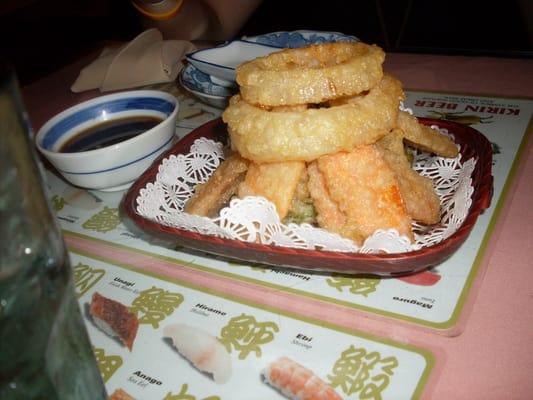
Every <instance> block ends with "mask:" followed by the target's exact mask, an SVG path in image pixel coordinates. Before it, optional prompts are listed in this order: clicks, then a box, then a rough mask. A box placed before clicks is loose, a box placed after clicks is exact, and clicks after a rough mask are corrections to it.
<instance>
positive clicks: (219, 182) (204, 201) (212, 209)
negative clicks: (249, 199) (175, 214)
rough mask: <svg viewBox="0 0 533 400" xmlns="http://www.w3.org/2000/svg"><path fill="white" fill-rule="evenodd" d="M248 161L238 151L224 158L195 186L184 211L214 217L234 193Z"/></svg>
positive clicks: (242, 177)
mask: <svg viewBox="0 0 533 400" xmlns="http://www.w3.org/2000/svg"><path fill="white" fill-rule="evenodd" d="M248 164H249V161H248V160H246V159H244V158H242V157H241V156H240V155H239V154H238V153H233V154H231V155H230V156H228V158H226V159H225V160H224V161H223V162H222V163H221V164H220V166H219V167H218V168H217V169H216V171H215V172H214V173H213V175H212V176H211V178H209V180H208V181H207V182H206V183H204V184H199V185H197V186H196V190H195V192H194V195H193V196H192V197H191V198H190V199H189V200H188V201H187V203H186V204H185V208H184V211H185V212H188V213H189V214H196V215H201V216H207V217H215V216H217V214H218V212H219V211H220V209H221V208H222V207H224V205H225V204H226V203H228V202H229V200H230V199H231V197H232V196H233V195H235V193H236V191H237V188H238V186H239V184H240V183H241V182H242V180H243V179H244V176H245V172H246V170H247V169H248Z"/></svg>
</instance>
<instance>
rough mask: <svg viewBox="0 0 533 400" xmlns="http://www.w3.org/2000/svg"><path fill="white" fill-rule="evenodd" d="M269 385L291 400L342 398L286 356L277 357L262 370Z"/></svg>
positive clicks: (339, 399)
mask: <svg viewBox="0 0 533 400" xmlns="http://www.w3.org/2000/svg"><path fill="white" fill-rule="evenodd" d="M262 374H263V376H264V377H265V380H266V382H267V383H268V384H270V385H271V386H273V387H275V388H277V389H279V390H280V392H281V393H283V394H284V395H285V396H286V397H287V398H289V399H291V400H342V397H340V396H339V395H338V394H337V392H335V390H334V389H333V388H332V387H331V386H329V385H328V384H327V383H326V382H324V381H323V380H322V379H320V378H319V377H318V376H316V375H315V374H314V373H313V371H311V370H309V369H307V368H305V367H304V366H302V365H300V364H298V363H297V362H295V361H293V360H291V359H290V358H288V357H281V358H278V359H277V360H276V361H274V362H272V363H271V364H269V365H268V366H267V367H266V368H265V369H264V370H263V372H262Z"/></svg>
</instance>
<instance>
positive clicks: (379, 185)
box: [317, 145, 414, 242]
mask: <svg viewBox="0 0 533 400" xmlns="http://www.w3.org/2000/svg"><path fill="white" fill-rule="evenodd" d="M317 165H318V170H319V171H320V173H321V174H322V175H323V177H324V181H325V184H326V185H325V186H326V188H327V190H328V193H329V195H330V197H331V199H332V200H333V201H334V202H335V203H336V204H337V205H338V207H339V209H340V211H341V212H343V213H344V214H345V215H346V224H345V228H344V229H343V231H344V236H347V233H349V232H350V231H353V232H352V233H351V236H349V237H350V238H352V239H353V240H355V241H359V242H360V238H361V237H362V238H367V237H368V236H370V235H371V234H372V233H374V232H375V231H376V230H377V229H391V228H392V229H396V230H397V231H398V232H399V233H400V235H404V236H406V237H408V238H409V239H410V240H411V241H412V240H414V237H413V233H412V231H411V222H412V221H411V217H410V216H409V214H408V213H407V210H406V208H405V205H404V202H403V200H402V196H401V194H400V188H399V187H398V182H397V180H396V177H395V176H394V173H393V172H392V171H391V169H390V168H389V166H388V165H387V163H386V162H385V160H384V159H383V157H382V156H381V154H380V152H379V151H378V150H377V149H376V147H375V146H374V145H366V146H359V147H356V148H355V149H354V150H353V151H351V152H349V153H345V152H341V153H337V154H332V155H326V156H322V157H320V158H319V159H318V161H317Z"/></svg>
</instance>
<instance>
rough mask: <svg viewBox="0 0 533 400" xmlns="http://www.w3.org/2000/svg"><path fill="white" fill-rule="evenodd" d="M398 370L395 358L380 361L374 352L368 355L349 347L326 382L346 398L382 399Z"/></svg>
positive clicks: (379, 355) (365, 352) (379, 356)
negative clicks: (356, 395) (354, 395)
mask: <svg viewBox="0 0 533 400" xmlns="http://www.w3.org/2000/svg"><path fill="white" fill-rule="evenodd" d="M397 366H398V360H397V359H396V357H386V358H381V354H379V353H378V352H376V351H373V352H370V353H368V352H367V351H366V349H364V348H356V347H354V346H353V345H352V346H350V347H349V348H348V349H346V350H345V351H343V352H342V353H341V356H340V357H339V359H338V360H337V361H336V362H335V365H334V366H333V370H332V374H331V375H328V379H329V382H330V384H331V386H332V387H333V388H337V387H340V388H341V390H342V391H343V392H344V394H346V395H347V396H350V395H352V394H354V393H359V398H360V399H381V393H382V392H383V390H385V388H386V387H387V386H388V385H389V382H390V378H391V376H392V375H393V373H394V371H393V370H394V368H396V367H397Z"/></svg>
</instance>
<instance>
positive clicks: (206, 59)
mask: <svg viewBox="0 0 533 400" xmlns="http://www.w3.org/2000/svg"><path fill="white" fill-rule="evenodd" d="M278 50H279V47H274V46H269V45H264V44H261V43H257V42H248V41H244V40H234V41H231V42H227V43H224V44H223V45H221V46H218V47H213V48H210V49H203V50H198V51H195V52H194V53H189V54H187V56H186V58H187V60H188V61H189V62H190V63H191V64H192V65H194V66H195V67H196V68H197V69H199V70H200V71H202V72H204V73H206V74H208V75H211V76H213V77H215V78H218V79H220V80H223V81H227V82H235V68H237V66H238V65H239V64H242V63H244V62H246V61H250V60H253V59H255V58H257V57H262V56H266V55H268V54H270V53H273V52H275V51H278ZM219 83H220V82H219Z"/></svg>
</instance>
